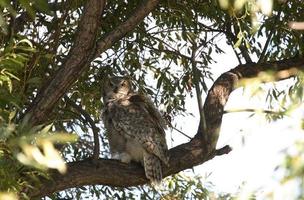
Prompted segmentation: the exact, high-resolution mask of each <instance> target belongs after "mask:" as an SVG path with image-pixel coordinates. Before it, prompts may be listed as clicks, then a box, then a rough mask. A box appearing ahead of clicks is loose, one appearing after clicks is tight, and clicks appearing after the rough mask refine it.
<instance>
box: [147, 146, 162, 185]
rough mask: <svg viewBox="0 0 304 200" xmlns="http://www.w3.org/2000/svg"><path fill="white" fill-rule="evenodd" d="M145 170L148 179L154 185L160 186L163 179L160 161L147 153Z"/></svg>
mask: <svg viewBox="0 0 304 200" xmlns="http://www.w3.org/2000/svg"><path fill="white" fill-rule="evenodd" d="M144 168H145V173H146V177H147V178H148V179H149V180H150V182H151V183H152V185H160V183H161V180H162V178H163V174H162V167H161V161H160V159H159V158H158V157H157V156H155V155H153V154H150V153H148V152H145V153H144Z"/></svg>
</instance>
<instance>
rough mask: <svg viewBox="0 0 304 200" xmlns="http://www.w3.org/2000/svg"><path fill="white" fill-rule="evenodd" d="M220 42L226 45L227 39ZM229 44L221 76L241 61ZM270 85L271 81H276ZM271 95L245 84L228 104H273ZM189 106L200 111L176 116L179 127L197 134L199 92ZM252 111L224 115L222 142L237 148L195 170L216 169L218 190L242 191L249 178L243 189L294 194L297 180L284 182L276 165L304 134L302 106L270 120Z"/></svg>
mask: <svg viewBox="0 0 304 200" xmlns="http://www.w3.org/2000/svg"><path fill="white" fill-rule="evenodd" d="M220 42H221V43H223V45H225V44H224V41H223V40H222V41H220ZM226 46H227V45H226ZM224 50H225V51H226V54H222V55H220V56H219V58H218V60H217V63H216V64H212V65H211V66H210V67H211V71H212V72H213V74H214V76H213V78H214V79H215V80H216V78H217V77H218V76H219V75H220V74H222V73H224V72H226V71H228V70H229V69H231V68H234V67H236V66H237V65H238V61H237V60H236V57H235V54H234V52H233V51H232V49H231V47H228V46H227V48H224ZM290 83H291V81H281V82H280V84H279V86H282V87H284V86H286V85H290ZM210 86H211V83H210V84H208V87H209V88H210ZM267 86H270V87H271V84H268V85H267ZM265 97H266V94H265V95H264V96H263V95H262V96H260V97H256V96H254V97H250V93H248V92H244V90H243V89H242V88H239V89H237V90H235V91H234V92H232V94H231V95H230V97H229V100H228V103H227V105H226V107H225V110H233V109H247V108H250V109H252V108H253V109H267V107H266V103H265ZM186 109H187V111H188V112H190V113H193V114H194V116H187V117H178V118H176V119H175V122H177V124H178V125H177V128H179V129H180V130H182V131H183V132H184V133H186V134H188V135H189V136H193V135H194V134H195V133H196V131H197V127H198V123H199V113H198V107H197V102H196V98H195V97H193V98H190V97H189V98H188V100H187V101H186ZM301 110H302V109H301ZM251 114H252V113H244V112H238V113H228V114H225V115H224V117H223V123H222V127H221V133H220V138H219V141H218V148H220V147H222V146H224V145H230V146H231V147H232V148H233V151H232V152H230V153H229V154H228V155H223V156H219V157H215V158H214V159H212V160H211V161H208V162H206V163H204V164H202V165H200V166H198V167H195V168H194V169H195V173H196V174H200V175H201V176H203V177H204V176H205V175H207V174H210V173H211V175H210V176H209V177H208V178H207V181H210V182H212V183H213V184H214V189H215V190H216V191H217V192H227V193H236V192H238V191H239V187H240V186H242V185H243V183H246V184H245V186H244V187H243V190H248V191H251V192H253V191H255V190H258V189H260V190H259V191H258V193H257V194H258V199H265V198H266V196H267V194H269V192H272V191H274V194H275V196H274V199H278V200H279V199H282V200H283V199H293V198H294V195H295V194H296V192H297V191H296V189H297V188H296V187H295V186H293V185H288V186H285V187H281V186H280V184H279V176H280V173H279V172H275V168H276V167H277V166H278V165H280V164H282V162H283V159H284V154H282V150H284V149H286V148H288V147H290V146H292V145H293V144H294V142H295V141H296V140H298V139H304V137H303V131H302V130H301V129H300V127H299V121H298V120H300V118H301V117H302V116H303V112H302V113H301V111H300V110H298V111H297V113H294V115H293V116H292V117H286V118H284V119H282V120H278V121H276V122H267V121H266V119H265V115H263V114H256V115H254V116H253V117H250V115H251ZM299 114H300V116H299ZM207 123H208V122H207ZM172 134H173V138H174V142H171V141H170V139H169V138H170V134H168V140H167V141H168V145H169V147H172V145H173V146H176V145H178V144H181V143H185V142H187V141H188V139H187V138H185V137H184V136H181V135H179V133H176V132H173V133H172ZM244 199H247V198H244Z"/></svg>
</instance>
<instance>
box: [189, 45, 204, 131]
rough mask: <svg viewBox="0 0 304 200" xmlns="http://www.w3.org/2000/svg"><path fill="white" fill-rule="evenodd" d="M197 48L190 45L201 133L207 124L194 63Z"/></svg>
mask: <svg viewBox="0 0 304 200" xmlns="http://www.w3.org/2000/svg"><path fill="white" fill-rule="evenodd" d="M196 51H197V47H196V44H195V43H193V44H192V53H191V64H192V71H193V79H194V86H195V91H196V98H197V104H198V109H199V114H200V125H199V127H200V128H202V131H203V133H204V132H205V131H206V130H207V124H206V120H205V112H204V106H203V100H202V92H201V89H200V85H199V78H198V77H197V76H198V69H197V67H196V62H195V55H196Z"/></svg>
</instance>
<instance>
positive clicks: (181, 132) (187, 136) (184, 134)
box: [169, 124, 192, 140]
mask: <svg viewBox="0 0 304 200" xmlns="http://www.w3.org/2000/svg"><path fill="white" fill-rule="evenodd" d="M169 126H170V127H171V128H172V129H174V130H176V131H177V132H179V133H180V134H182V135H183V136H185V137H186V138H188V139H190V140H191V139H192V138H191V137H190V136H189V135H187V134H186V133H184V132H183V131H181V130H179V129H178V128H176V127H174V126H172V124H169Z"/></svg>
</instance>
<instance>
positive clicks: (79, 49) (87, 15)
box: [27, 0, 105, 125]
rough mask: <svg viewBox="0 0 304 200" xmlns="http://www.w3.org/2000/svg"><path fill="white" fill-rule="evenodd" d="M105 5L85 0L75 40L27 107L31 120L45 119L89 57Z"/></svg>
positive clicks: (100, 2) (93, 50)
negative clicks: (64, 58) (55, 70)
mask: <svg viewBox="0 0 304 200" xmlns="http://www.w3.org/2000/svg"><path fill="white" fill-rule="evenodd" d="M104 5H105V0H90V1H87V3H86V5H85V8H84V12H83V15H82V17H81V20H80V22H79V26H78V33H77V34H76V38H75V44H74V46H73V47H72V49H71V50H70V52H69V54H68V56H67V60H66V62H65V63H64V64H63V65H62V66H61V67H60V69H59V70H58V71H57V73H56V74H55V76H54V77H53V79H52V80H51V81H50V82H49V83H47V84H46V85H44V87H42V88H41V89H40V91H39V93H38V95H37V97H36V98H35V100H34V101H33V103H32V104H31V106H30V108H29V109H28V111H27V116H28V121H29V123H30V124H32V125H37V124H40V123H43V122H45V121H46V120H47V117H48V115H49V113H50V111H51V110H52V108H53V107H54V105H55V104H56V103H57V102H58V100H59V99H60V98H61V97H62V96H63V95H64V93H65V92H66V91H67V90H68V88H69V87H70V86H71V85H72V84H73V83H74V82H75V81H76V80H77V78H78V77H79V76H80V74H81V73H82V72H83V71H84V69H86V67H87V66H88V65H89V64H90V62H91V61H92V59H93V53H94V52H95V39H96V36H97V33H98V29H99V28H98V26H99V20H100V17H101V14H102V12H103V8H104Z"/></svg>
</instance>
